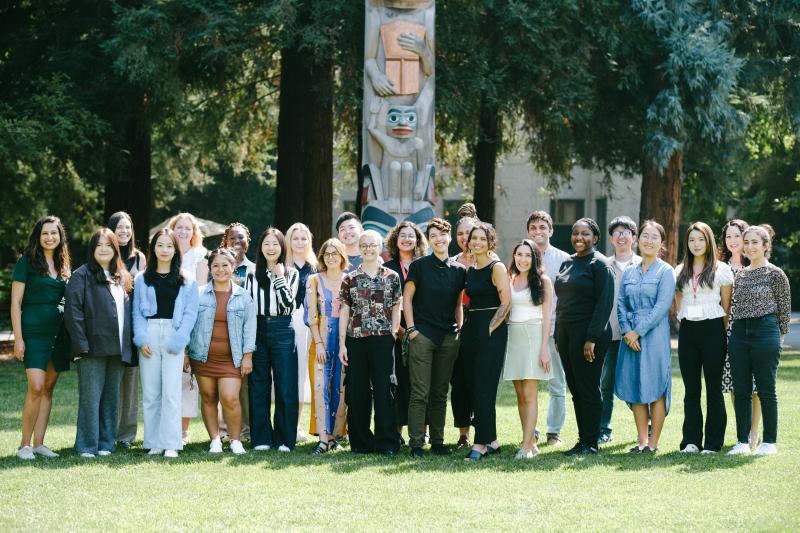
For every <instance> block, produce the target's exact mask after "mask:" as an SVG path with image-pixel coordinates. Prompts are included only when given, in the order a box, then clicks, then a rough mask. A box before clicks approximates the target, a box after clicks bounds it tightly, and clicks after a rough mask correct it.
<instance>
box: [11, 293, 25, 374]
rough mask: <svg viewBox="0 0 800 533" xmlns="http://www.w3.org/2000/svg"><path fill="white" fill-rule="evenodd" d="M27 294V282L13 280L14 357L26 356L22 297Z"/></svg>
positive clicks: (12, 326) (12, 324) (21, 357)
mask: <svg viewBox="0 0 800 533" xmlns="http://www.w3.org/2000/svg"><path fill="white" fill-rule="evenodd" d="M24 296H25V282H23V281H16V280H14V281H12V282H11V329H12V330H13V331H14V357H16V358H17V359H19V360H20V361H22V360H23V359H24V358H25V340H24V339H23V338H22V299H23V297H24Z"/></svg>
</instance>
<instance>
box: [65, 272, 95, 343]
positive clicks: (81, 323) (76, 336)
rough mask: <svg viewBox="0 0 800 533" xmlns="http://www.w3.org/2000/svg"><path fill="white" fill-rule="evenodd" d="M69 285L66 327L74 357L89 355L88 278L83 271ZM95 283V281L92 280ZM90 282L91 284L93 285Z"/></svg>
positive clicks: (73, 277)
mask: <svg viewBox="0 0 800 533" xmlns="http://www.w3.org/2000/svg"><path fill="white" fill-rule="evenodd" d="M76 274H77V275H73V276H72V278H71V279H70V280H69V283H68V284H67V290H66V292H65V294H64V296H65V301H66V303H65V305H64V327H66V329H67V332H68V333H69V338H70V343H71V344H72V355H74V356H78V355H82V354H87V353H89V339H88V338H87V337H86V314H85V312H84V306H85V305H86V290H87V283H86V276H85V275H84V273H83V271H81V272H76ZM92 281H93V280H92ZM92 281H90V282H89V283H91V282H92Z"/></svg>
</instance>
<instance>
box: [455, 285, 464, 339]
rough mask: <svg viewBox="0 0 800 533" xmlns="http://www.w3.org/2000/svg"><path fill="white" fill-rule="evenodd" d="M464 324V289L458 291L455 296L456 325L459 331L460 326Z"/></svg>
mask: <svg viewBox="0 0 800 533" xmlns="http://www.w3.org/2000/svg"><path fill="white" fill-rule="evenodd" d="M463 325H464V291H463V290H460V291H458V298H456V327H457V328H458V331H459V332H460V331H461V326H463Z"/></svg>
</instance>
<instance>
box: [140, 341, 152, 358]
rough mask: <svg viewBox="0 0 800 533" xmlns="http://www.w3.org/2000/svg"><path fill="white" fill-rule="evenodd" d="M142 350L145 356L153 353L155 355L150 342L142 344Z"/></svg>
mask: <svg viewBox="0 0 800 533" xmlns="http://www.w3.org/2000/svg"><path fill="white" fill-rule="evenodd" d="M140 350H141V352H142V355H143V356H145V357H150V356H151V355H153V350H151V349H150V345H149V344H144V345H142V347H141V348H140Z"/></svg>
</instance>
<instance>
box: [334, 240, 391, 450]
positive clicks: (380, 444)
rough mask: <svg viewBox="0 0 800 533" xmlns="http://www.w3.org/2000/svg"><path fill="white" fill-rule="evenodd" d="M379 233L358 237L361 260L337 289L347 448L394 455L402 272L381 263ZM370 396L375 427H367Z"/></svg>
mask: <svg viewBox="0 0 800 533" xmlns="http://www.w3.org/2000/svg"><path fill="white" fill-rule="evenodd" d="M381 241H382V239H381V236H380V235H379V234H378V233H377V232H376V231H373V230H367V231H365V232H364V233H362V234H361V236H360V237H359V239H358V248H359V250H360V252H361V257H362V258H363V262H362V263H361V265H360V266H359V267H358V268H357V269H356V270H354V271H352V272H350V273H349V274H347V275H346V276H344V278H343V280H342V288H341V291H340V293H339V300H340V302H341V308H340V311H339V313H340V317H339V359H340V361H341V363H342V365H343V366H346V367H347V377H346V383H345V401H346V402H347V407H348V411H347V425H348V430H349V434H350V450H351V451H352V452H353V453H381V454H383V455H388V456H393V455H396V454H397V450H398V448H399V447H400V434H399V433H398V432H397V422H396V417H395V412H394V406H393V404H392V383H393V382H395V378H394V353H393V350H394V341H395V338H396V336H397V331H398V329H400V304H401V301H402V293H401V283H400V276H398V275H397V274H396V273H395V272H394V271H392V270H390V269H388V268H386V267H384V266H382V265H380V264H379V263H378V257H379V256H380V253H381ZM373 401H374V408H375V433H374V434H373V432H372V431H370V420H369V418H370V412H372V407H373Z"/></svg>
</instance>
